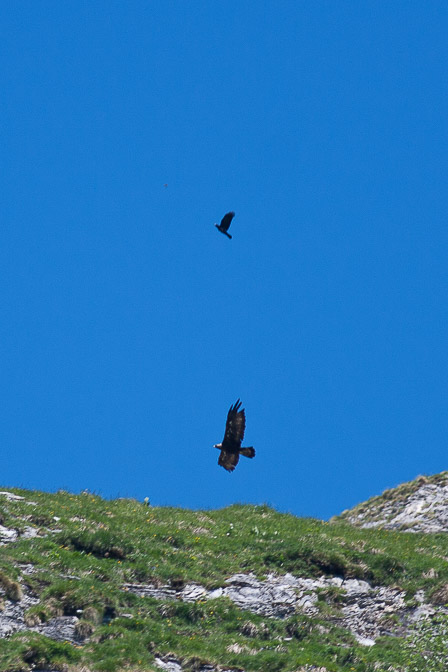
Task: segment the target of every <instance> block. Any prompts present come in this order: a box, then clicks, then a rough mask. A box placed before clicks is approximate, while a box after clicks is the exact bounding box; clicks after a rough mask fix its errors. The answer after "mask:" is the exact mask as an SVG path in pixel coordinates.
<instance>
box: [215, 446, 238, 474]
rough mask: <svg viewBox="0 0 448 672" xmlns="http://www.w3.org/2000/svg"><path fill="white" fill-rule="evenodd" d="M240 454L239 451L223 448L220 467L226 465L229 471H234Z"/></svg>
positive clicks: (225, 467) (219, 462)
mask: <svg viewBox="0 0 448 672" xmlns="http://www.w3.org/2000/svg"><path fill="white" fill-rule="evenodd" d="M239 459H240V456H239V455H238V453H228V452H227V451H225V450H221V453H220V455H219V458H218V464H219V466H220V467H224V469H226V470H227V471H233V470H234V469H235V467H236V465H237V464H238V460H239Z"/></svg>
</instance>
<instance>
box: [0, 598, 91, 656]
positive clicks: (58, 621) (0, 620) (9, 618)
mask: <svg viewBox="0 0 448 672" xmlns="http://www.w3.org/2000/svg"><path fill="white" fill-rule="evenodd" d="M22 591H23V597H22V599H21V600H18V601H12V600H8V599H6V598H4V609H3V610H2V611H0V639H1V638H4V637H9V636H10V635H12V634H14V633H15V632H22V631H24V630H28V631H32V632H40V633H41V634H42V635H46V636H47V637H50V638H51V639H55V640H58V641H67V642H72V643H75V642H76V643H79V638H78V637H77V636H76V634H75V626H76V624H77V623H78V618H76V616H60V617H57V618H52V619H50V620H49V621H47V622H46V623H42V624H40V625H36V626H34V627H30V626H28V625H27V624H26V622H25V612H26V611H27V609H29V608H30V607H32V606H34V605H35V604H38V603H39V600H38V599H37V598H36V597H33V596H32V595H30V594H29V592H28V591H27V590H26V588H25V587H24V586H22ZM0 596H2V597H4V591H3V590H2V589H1V588H0Z"/></svg>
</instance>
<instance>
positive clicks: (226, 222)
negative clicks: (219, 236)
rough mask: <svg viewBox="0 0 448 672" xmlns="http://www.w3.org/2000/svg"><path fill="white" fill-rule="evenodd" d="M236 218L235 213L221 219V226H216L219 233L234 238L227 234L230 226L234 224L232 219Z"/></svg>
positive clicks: (229, 213)
mask: <svg viewBox="0 0 448 672" xmlns="http://www.w3.org/2000/svg"><path fill="white" fill-rule="evenodd" d="M234 217H235V213H234V212H228V213H227V214H226V215H224V217H223V218H222V219H221V224H215V226H216V228H217V229H218V231H221V233H223V234H224V235H225V236H227V238H232V236H231V235H230V233H227V231H228V229H229V226H230V224H231V223H232V219H233V218H234Z"/></svg>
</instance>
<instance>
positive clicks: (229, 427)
mask: <svg viewBox="0 0 448 672" xmlns="http://www.w3.org/2000/svg"><path fill="white" fill-rule="evenodd" d="M245 429H246V414H245V412H244V408H241V401H240V400H239V399H238V401H237V402H236V403H235V404H233V406H231V407H230V408H229V412H228V413H227V421H226V431H225V433H224V438H223V440H222V443H216V444H215V445H214V446H213V448H218V450H220V451H221V454H220V456H219V459H218V464H219V465H220V466H221V467H224V469H227V471H233V470H234V469H235V467H236V465H237V464H238V460H239V459H240V455H244V456H245V457H255V450H254V449H253V448H252V446H249V447H248V448H242V447H241V442H242V440H243V439H244V430H245Z"/></svg>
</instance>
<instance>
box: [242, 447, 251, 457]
mask: <svg viewBox="0 0 448 672" xmlns="http://www.w3.org/2000/svg"><path fill="white" fill-rule="evenodd" d="M240 455H244V457H255V449H254V448H252V446H249V447H248V448H240Z"/></svg>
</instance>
